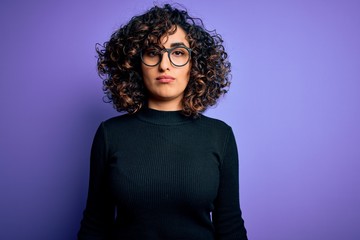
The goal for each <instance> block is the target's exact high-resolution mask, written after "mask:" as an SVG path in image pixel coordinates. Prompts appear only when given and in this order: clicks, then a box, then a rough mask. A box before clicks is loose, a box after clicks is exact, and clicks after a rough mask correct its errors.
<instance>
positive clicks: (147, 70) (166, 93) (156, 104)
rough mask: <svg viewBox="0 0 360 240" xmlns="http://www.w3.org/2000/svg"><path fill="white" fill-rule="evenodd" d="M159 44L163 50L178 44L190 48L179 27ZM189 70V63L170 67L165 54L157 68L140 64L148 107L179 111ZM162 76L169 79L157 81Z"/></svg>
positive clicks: (187, 81)
mask: <svg viewBox="0 0 360 240" xmlns="http://www.w3.org/2000/svg"><path fill="white" fill-rule="evenodd" d="M161 43H162V46H161V47H165V48H171V47H172V46H174V44H179V43H183V45H185V46H186V47H190V45H189V41H188V40H187V39H186V33H185V31H184V30H183V29H181V28H180V27H177V30H176V32H175V33H174V34H172V35H166V36H163V37H162V39H161ZM190 68H191V63H190V62H189V63H187V64H186V65H185V66H182V67H176V66H174V65H172V64H171V62H170V60H169V58H168V55H167V53H166V52H164V53H163V57H162V60H161V62H160V64H159V65H157V66H154V67H149V66H146V65H145V64H143V63H142V65H141V69H142V74H143V79H144V84H145V87H146V89H147V90H148V92H149V99H148V107H149V108H152V109H156V110H162V111H177V110H181V109H182V104H181V100H182V98H183V97H184V91H185V88H186V86H187V84H188V83H189V78H190ZM163 76H169V77H171V78H170V79H166V78H165V79H161V80H159V77H163Z"/></svg>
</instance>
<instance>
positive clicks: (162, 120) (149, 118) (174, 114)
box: [136, 107, 193, 125]
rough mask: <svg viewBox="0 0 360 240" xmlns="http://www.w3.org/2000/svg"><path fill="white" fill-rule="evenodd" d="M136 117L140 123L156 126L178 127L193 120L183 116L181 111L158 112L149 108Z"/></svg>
mask: <svg viewBox="0 0 360 240" xmlns="http://www.w3.org/2000/svg"><path fill="white" fill-rule="evenodd" d="M136 117H137V118H138V119H140V120H142V121H145V122H149V123H152V124H156V125H178V124H183V123H186V122H190V121H192V120H193V118H192V117H186V116H184V115H183V114H182V113H181V111H180V110H179V111H160V110H155V109H151V108H147V107H145V108H143V109H141V110H140V111H139V112H138V113H137V114H136Z"/></svg>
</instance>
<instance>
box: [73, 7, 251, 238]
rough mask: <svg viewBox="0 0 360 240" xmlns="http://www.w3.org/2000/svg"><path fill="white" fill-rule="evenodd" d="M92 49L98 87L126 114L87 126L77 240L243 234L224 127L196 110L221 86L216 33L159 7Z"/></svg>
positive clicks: (233, 153) (223, 62) (224, 74)
mask: <svg viewBox="0 0 360 240" xmlns="http://www.w3.org/2000/svg"><path fill="white" fill-rule="evenodd" d="M97 52H98V54H99V58H98V70H99V73H100V75H102V76H103V77H104V91H105V93H106V94H107V96H108V98H109V99H110V101H112V102H113V105H114V107H115V108H116V109H117V110H118V111H126V112H127V114H124V115H122V116H118V117H114V118H111V119H109V120H107V121H105V122H103V123H101V125H100V126H99V128H98V130H97V132H96V135H95V138H94V142H93V145H92V150H91V163H90V184H89V193H88V200H87V205H86V209H85V211H84V217H83V220H82V222H81V228H80V231H79V233H78V239H81V240H83V239H136V240H139V239H140V240H146V239H166V240H172V239H186V240H191V239H196V240H201V239H206V240H210V239H247V236H246V230H245V227H244V221H243V219H242V217H241V210H240V207H239V184H238V158H237V147H236V143H235V139H234V135H233V132H232V130H231V128H230V127H229V126H228V125H226V124H225V123H223V122H221V121H219V120H215V119H211V118H209V117H206V116H204V115H202V114H201V112H203V111H204V110H206V108H207V107H209V106H211V105H214V104H215V103H216V102H217V100H218V98H219V97H220V96H221V95H223V94H224V93H226V91H227V87H228V86H229V84H230V82H229V72H230V64H229V62H228V61H227V54H226V52H225V51H224V48H223V46H222V39H221V37H220V36H219V35H217V34H216V33H215V32H208V31H206V30H205V29H204V27H203V24H202V21H201V20H200V19H196V18H192V17H190V16H189V15H188V13H187V12H186V11H184V10H179V9H176V8H173V7H172V6H170V5H164V6H163V7H158V6H156V7H153V8H152V9H150V10H149V11H148V12H146V13H145V14H143V15H140V16H135V17H133V18H132V19H131V20H130V22H129V23H128V24H126V25H125V26H122V27H121V28H120V29H118V30H117V31H116V32H115V33H113V35H112V36H111V39H110V40H109V41H108V42H106V43H105V44H104V46H103V48H101V49H97Z"/></svg>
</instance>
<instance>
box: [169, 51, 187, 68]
mask: <svg viewBox="0 0 360 240" xmlns="http://www.w3.org/2000/svg"><path fill="white" fill-rule="evenodd" d="M189 59H190V53H189V51H188V50H187V49H186V48H184V47H177V48H173V49H172V50H171V51H170V61H171V62H172V63H173V64H174V65H176V66H183V65H185V64H186V63H187V62H188V61H189Z"/></svg>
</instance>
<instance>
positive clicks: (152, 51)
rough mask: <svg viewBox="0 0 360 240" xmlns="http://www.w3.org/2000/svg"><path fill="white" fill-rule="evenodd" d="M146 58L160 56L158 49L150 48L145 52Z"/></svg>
mask: <svg viewBox="0 0 360 240" xmlns="http://www.w3.org/2000/svg"><path fill="white" fill-rule="evenodd" d="M144 55H145V56H146V57H157V56H158V55H159V50H157V49H156V48H148V49H146V50H145V51H144Z"/></svg>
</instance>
